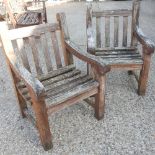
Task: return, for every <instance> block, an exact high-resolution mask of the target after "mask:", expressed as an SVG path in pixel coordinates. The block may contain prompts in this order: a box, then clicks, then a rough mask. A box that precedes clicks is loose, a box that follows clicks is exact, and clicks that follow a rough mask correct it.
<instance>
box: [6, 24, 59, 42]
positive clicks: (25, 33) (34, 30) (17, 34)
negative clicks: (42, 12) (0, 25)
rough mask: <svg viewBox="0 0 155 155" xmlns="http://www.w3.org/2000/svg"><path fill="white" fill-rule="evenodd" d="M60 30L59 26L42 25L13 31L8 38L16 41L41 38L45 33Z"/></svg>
mask: <svg viewBox="0 0 155 155" xmlns="http://www.w3.org/2000/svg"><path fill="white" fill-rule="evenodd" d="M59 29H60V27H59V25H58V24H46V25H45V24H40V25H35V26H31V27H23V28H20V29H12V30H10V31H9V34H8V35H9V36H8V37H9V39H10V40H15V39H19V38H25V37H30V36H40V34H42V33H45V32H47V31H49V30H50V31H51V32H52V31H56V30H59Z"/></svg>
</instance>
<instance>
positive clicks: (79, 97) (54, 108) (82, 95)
mask: <svg viewBox="0 0 155 155" xmlns="http://www.w3.org/2000/svg"><path fill="white" fill-rule="evenodd" d="M90 88H91V87H90ZM90 88H89V89H90ZM97 92H98V89H97V88H95V87H94V88H93V89H90V90H86V91H85V90H83V92H82V91H81V92H80V94H78V91H77V92H76V91H74V96H75V97H73V96H72V98H71V97H68V98H66V99H64V98H63V97H62V98H59V99H62V100H63V102H61V100H56V99H55V100H56V101H54V100H51V101H50V100H49V103H52V104H53V103H58V104H57V105H52V106H48V108H47V109H48V111H47V112H48V114H51V113H54V112H57V111H59V110H60V109H64V108H66V107H68V106H71V105H73V104H76V103H78V101H82V100H84V99H85V98H87V97H89V96H92V95H94V94H96V93H97Z"/></svg>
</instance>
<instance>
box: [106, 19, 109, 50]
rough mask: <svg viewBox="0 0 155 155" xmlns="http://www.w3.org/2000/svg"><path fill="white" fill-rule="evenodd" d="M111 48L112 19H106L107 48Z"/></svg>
mask: <svg viewBox="0 0 155 155" xmlns="http://www.w3.org/2000/svg"><path fill="white" fill-rule="evenodd" d="M109 46H110V17H105V47H109Z"/></svg>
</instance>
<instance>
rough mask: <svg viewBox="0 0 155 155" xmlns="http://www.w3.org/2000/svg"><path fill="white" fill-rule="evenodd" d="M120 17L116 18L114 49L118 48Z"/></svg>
mask: <svg viewBox="0 0 155 155" xmlns="http://www.w3.org/2000/svg"><path fill="white" fill-rule="evenodd" d="M118 30H119V17H114V47H118V41H119V31H118Z"/></svg>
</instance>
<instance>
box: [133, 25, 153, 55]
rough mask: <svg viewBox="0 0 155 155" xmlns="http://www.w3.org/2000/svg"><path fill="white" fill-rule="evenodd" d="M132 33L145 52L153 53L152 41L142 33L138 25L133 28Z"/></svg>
mask: <svg viewBox="0 0 155 155" xmlns="http://www.w3.org/2000/svg"><path fill="white" fill-rule="evenodd" d="M134 35H135V37H136V38H137V39H138V41H139V42H140V43H141V44H142V46H143V48H144V49H145V50H143V51H144V53H145V54H148V55H149V54H152V53H154V49H155V45H154V43H153V42H152V41H151V40H150V39H148V38H147V37H146V36H145V35H144V33H143V32H142V30H141V29H140V28H139V27H138V26H137V27H136V29H135V32H134Z"/></svg>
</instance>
